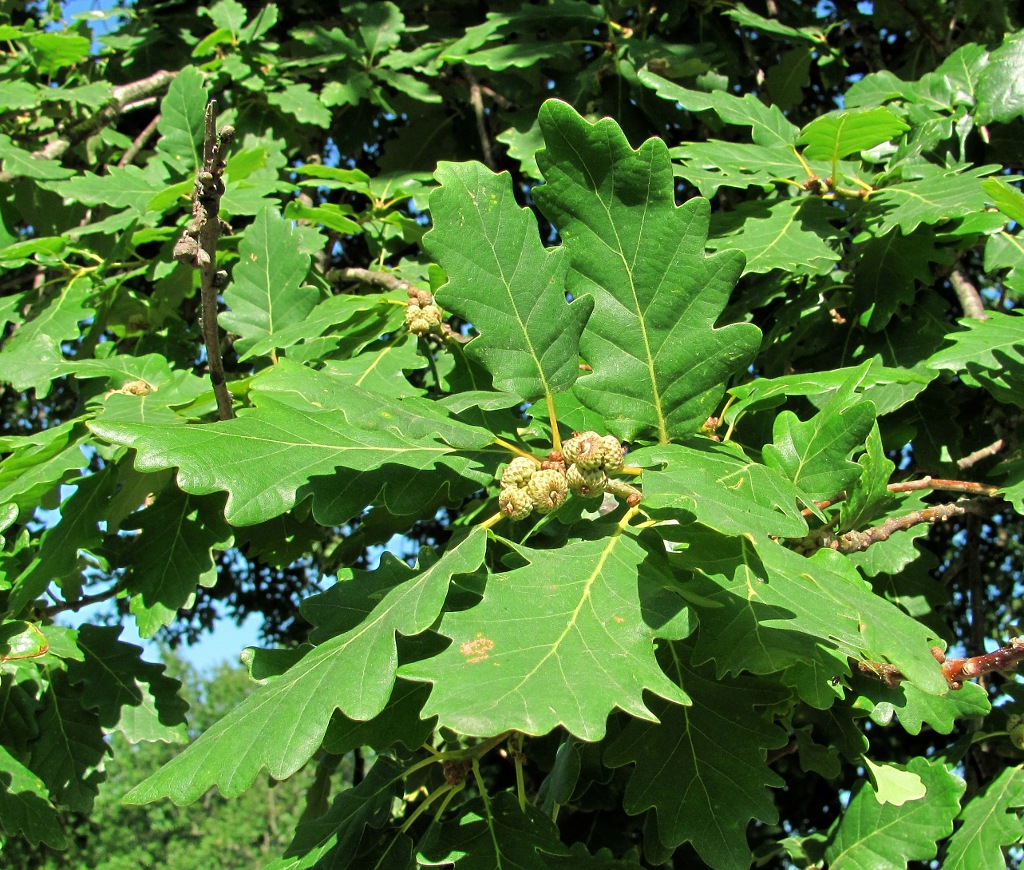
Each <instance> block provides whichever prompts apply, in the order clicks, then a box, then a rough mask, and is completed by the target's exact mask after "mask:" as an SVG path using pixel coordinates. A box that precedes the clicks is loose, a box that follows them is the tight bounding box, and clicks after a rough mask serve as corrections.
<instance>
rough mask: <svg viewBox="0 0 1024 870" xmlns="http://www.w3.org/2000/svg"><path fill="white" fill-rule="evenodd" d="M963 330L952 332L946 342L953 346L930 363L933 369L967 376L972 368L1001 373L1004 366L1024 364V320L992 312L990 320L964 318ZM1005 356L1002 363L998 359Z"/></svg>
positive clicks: (928, 364) (961, 322)
mask: <svg viewBox="0 0 1024 870" xmlns="http://www.w3.org/2000/svg"><path fill="white" fill-rule="evenodd" d="M960 325H961V326H963V327H964V329H963V330H962V331H960V332H951V333H949V334H948V335H947V336H946V338H947V339H948V340H949V341H952V342H953V344H952V345H950V346H947V347H944V348H942V349H941V350H939V351H938V352H936V353H935V354H933V355H932V356H931V357H930V358H929V359H928V361H927V366H928V368H930V369H933V370H937V371H953V372H958V373H960V372H964V371H966V370H967V368H968V367H969V366H971V365H975V366H980V367H981V368H985V369H995V370H998V369H1000V368H1001V367H1002V365H1003V364H1004V362H1005V361H1006V360H1007V359H1009V360H1015V361H1017V362H1021V361H1024V317H1021V315H1019V314H1005V313H1004V312H1002V311H991V312H989V318H988V320H974V319H972V318H967V317H965V318H964V319H963V320H961V321H960ZM998 353H1002V354H1003V359H1000V357H999V356H997V354H998Z"/></svg>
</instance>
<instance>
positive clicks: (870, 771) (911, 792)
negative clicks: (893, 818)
mask: <svg viewBox="0 0 1024 870" xmlns="http://www.w3.org/2000/svg"><path fill="white" fill-rule="evenodd" d="M862 761H863V763H864V768H865V770H866V771H867V775H868V778H869V779H870V780H871V785H872V787H873V790H874V792H875V800H877V801H878V802H879V803H880V804H892V805H893V806H896V807H901V806H903V804H905V803H906V802H907V801H916V800H920V799H921V798H923V797H924V796H925V787H924V783H923V782H921V777H919V776H918V775H917V774H916V773H911V772H910V771H909V770H903V769H902V768H900V767H898V766H896V765H895V764H875V763H874V762H873V761H872V760H871V759H870V758H868V757H866V756H865V757H864V758H863V759H862Z"/></svg>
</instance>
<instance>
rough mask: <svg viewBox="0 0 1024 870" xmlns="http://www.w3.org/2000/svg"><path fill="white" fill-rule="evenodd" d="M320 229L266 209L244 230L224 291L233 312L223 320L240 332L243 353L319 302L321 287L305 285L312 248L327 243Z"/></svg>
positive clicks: (298, 320) (237, 344)
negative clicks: (228, 281)
mask: <svg viewBox="0 0 1024 870" xmlns="http://www.w3.org/2000/svg"><path fill="white" fill-rule="evenodd" d="M322 243H323V239H322V237H321V236H320V233H319V232H318V231H315V230H311V229H308V228H301V227H297V226H295V225H294V223H292V222H291V221H286V220H284V219H283V218H282V217H281V216H280V215H279V214H278V212H277V211H276V209H274V208H270V207H268V208H264V209H263V210H262V211H261V212H260V213H259V214H258V215H257V216H256V220H255V221H253V222H252V224H251V225H250V226H249V227H248V228H247V229H246V231H245V232H244V233H243V234H242V241H241V243H240V244H239V246H238V263H237V264H236V265H235V268H234V270H233V272H232V274H231V283H230V284H229V285H228V288H227V289H226V290H225V291H224V303H225V304H226V305H227V306H228V308H229V310H228V311H226V312H224V313H223V314H221V315H220V317H219V318H218V320H219V321H220V324H221V325H222V326H223V327H224V328H225V329H229V330H231V331H232V332H234V333H237V334H238V335H239V339H238V340H236V341H235V347H236V348H237V350H238V352H239V353H240V354H243V355H244V354H245V352H246V351H247V350H248V349H249V348H250V347H251V346H252V345H254V344H256V342H257V341H261V342H263V343H264V344H267V343H270V344H273V341H274V336H275V334H276V333H277V332H279V331H282V330H284V329H286V328H287V327H289V326H294V325H295V324H301V323H302V322H303V321H304V320H305V319H306V316H307V315H308V314H309V313H310V312H311V311H312V310H313V308H314V306H315V305H316V304H317V302H318V301H319V300H320V291H319V290H317V289H316V288H315V287H311V286H309V285H304V284H303V283H302V282H303V281H304V280H305V278H306V275H307V273H308V272H309V253H308V251H309V250H310V249H313V250H315V249H316V248H318V247H319V246H320V245H322Z"/></svg>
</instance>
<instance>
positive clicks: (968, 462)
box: [956, 438, 1006, 471]
mask: <svg viewBox="0 0 1024 870" xmlns="http://www.w3.org/2000/svg"><path fill="white" fill-rule="evenodd" d="M1005 446H1006V444H1005V442H1004V441H1003V439H1002V438H999V439H997V440H995V441H993V442H992V443H991V444H988V445H986V446H985V447H980V448H979V449H977V450H975V451H974V452H973V453H968V454H967V455H966V456H964V457H963V458H962V459H958V460H957V461H956V466H957V468H959V469H960V470H961V471H962V470H964V469H965V468H970V467H971V466H973V465H976V464H977V463H979V462H981V461H982V460H983V459H988V458H989V457H990V456H995V455H996V454H997V453H998V452H999V451H1000V450H1002V449H1003V447H1005Z"/></svg>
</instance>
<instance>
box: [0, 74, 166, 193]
mask: <svg viewBox="0 0 1024 870" xmlns="http://www.w3.org/2000/svg"><path fill="white" fill-rule="evenodd" d="M176 75H177V73H175V72H168V71H167V70H160V71H159V72H155V73H153V75H151V76H147V77H146V78H144V79H139V80H138V81H135V82H129V83H128V84H126V85H119V86H118V87H116V88H114V89H113V90H111V92H110V101H109V102H108V103H107V104H106V105H105V106H104V107H103V108H102V109H100V110H99V111H98V112H96V113H95V114H92V115H90V116H89V117H88V118H86V119H84V120H82V121H80V122H78V123H77V124H74V125H73V126H71V127H69V128H68V129H67V130H66V131H65V134H64V135H63V136H62V137H61V138H59V139H54V140H53V141H52V142H50V143H48V144H47V145H46V146H45V147H43V148H40V149H39V150H38V151H33V152H32V156H33V157H35V158H38V159H40V160H59V159H60V158H61V157H63V156H64V152H65V151H67V150H68V148H70V147H71V146H72V145H73V144H74V143H75V142H78V141H81V140H82V139H84V138H86V137H87V136H89V135H91V134H92V133H94V132H95V131H96V130H98V129H100V127H105V126H106V125H107V124H109V123H111V122H112V121H113V120H114V119H116V118H117V116H118V115H120V114H121V113H122V112H124V111H125V110H126V108H127V106H128V105H129V104H130V103H134V102H138V101H141V100H142V98H144V97H147V96H149V95H150V94H152V93H154V92H156V91H160V90H163V89H164V88H165V87H167V85H169V84H170V83H171V82H172V81H173V80H174V77H175V76H176ZM12 178H14V176H13V175H11V174H10V173H8V172H0V184H6V183H7V182H9V181H10V180H11V179H12Z"/></svg>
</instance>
